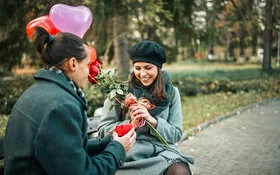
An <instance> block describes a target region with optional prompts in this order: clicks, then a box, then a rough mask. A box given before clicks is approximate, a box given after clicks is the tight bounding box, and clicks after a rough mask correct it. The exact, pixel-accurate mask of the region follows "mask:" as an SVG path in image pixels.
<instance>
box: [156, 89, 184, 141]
mask: <svg viewBox="0 0 280 175" xmlns="http://www.w3.org/2000/svg"><path fill="white" fill-rule="evenodd" d="M174 91H175V95H174V98H173V100H172V105H170V106H169V110H167V111H168V113H167V114H166V113H165V112H162V113H160V114H159V116H155V117H156V119H157V122H158V123H157V126H156V129H157V131H158V132H159V133H160V134H161V136H162V137H163V138H164V139H165V140H166V141H167V142H168V143H171V144H175V143H176V142H178V141H179V140H180V139H181V137H182V120H183V117H182V108H181V99H180V93H179V90H178V89H177V88H176V87H174ZM161 115H168V116H167V117H161ZM165 118H167V119H165ZM151 134H153V133H151ZM153 135H154V134H153Z"/></svg>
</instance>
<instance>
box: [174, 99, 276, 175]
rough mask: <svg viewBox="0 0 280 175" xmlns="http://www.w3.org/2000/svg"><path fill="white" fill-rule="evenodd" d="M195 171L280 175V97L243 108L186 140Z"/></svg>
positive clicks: (221, 174) (181, 146)
mask: <svg viewBox="0 0 280 175" xmlns="http://www.w3.org/2000/svg"><path fill="white" fill-rule="evenodd" d="M178 149H179V150H180V151H181V152H182V153H184V154H187V155H191V156H193V157H194V158H195V164H194V165H191V166H190V168H191V170H192V172H193V174H194V175H197V174H199V175H204V174H205V175H258V174H261V175H280V99H271V100H268V101H266V102H264V103H261V104H260V103H259V104H254V105H251V106H250V107H247V108H244V109H243V110H242V111H241V112H237V113H236V115H232V116H231V117H224V120H221V121H219V122H217V123H215V124H211V125H209V127H207V128H205V129H203V130H202V131H200V132H198V133H197V134H196V135H195V136H193V137H190V139H188V140H184V141H183V142H181V143H180V144H179V146H178Z"/></svg>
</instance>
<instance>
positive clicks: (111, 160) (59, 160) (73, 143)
mask: <svg viewBox="0 0 280 175" xmlns="http://www.w3.org/2000/svg"><path fill="white" fill-rule="evenodd" d="M83 120H84V119H83V117H82V114H81V112H80V109H79V107H78V106H76V105H73V104H61V105H60V106H58V107H57V108H55V109H53V110H51V111H50V112H49V114H48V116H45V117H44V121H43V122H42V124H41V125H40V126H39V129H38V133H37V135H36V137H35V141H34V154H35V156H36V158H37V159H38V160H39V162H40V163H41V165H42V166H43V168H44V169H45V170H46V172H47V174H56V175H65V174H68V175H77V174H83V175H87V174H95V175H98V174H115V172H116V170H117V169H118V168H119V167H121V166H122V165H123V161H124V157H125V151H124V148H123V146H122V145H121V144H120V143H119V142H117V141H113V142H111V143H109V144H108V145H107V146H106V147H105V149H104V150H103V151H102V152H100V154H98V155H96V156H93V157H90V156H89V155H88V154H87V150H86V147H87V145H86V144H87V141H85V139H87V138H86V137H84V135H85V134H86V133H83V131H82V129H81V125H82V124H81V123H82V122H83ZM99 146H100V145H99ZM97 149H98V148H97Z"/></svg>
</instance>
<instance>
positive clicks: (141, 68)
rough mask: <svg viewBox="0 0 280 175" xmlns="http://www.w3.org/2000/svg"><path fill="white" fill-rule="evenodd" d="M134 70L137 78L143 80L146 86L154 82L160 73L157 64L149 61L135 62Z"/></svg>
mask: <svg viewBox="0 0 280 175" xmlns="http://www.w3.org/2000/svg"><path fill="white" fill-rule="evenodd" d="M133 71H134V74H135V76H136V78H137V79H138V80H139V81H141V83H142V84H143V85H144V86H150V85H151V84H153V82H154V81H155V79H156V78H157V75H158V69H157V66H156V65H154V64H151V63H147V62H135V63H134V64H133Z"/></svg>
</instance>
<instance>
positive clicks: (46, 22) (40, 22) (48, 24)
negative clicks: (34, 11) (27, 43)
mask: <svg viewBox="0 0 280 175" xmlns="http://www.w3.org/2000/svg"><path fill="white" fill-rule="evenodd" d="M35 27H42V28H44V29H45V30H46V31H47V32H48V33H49V34H51V35H55V34H57V33H59V32H60V31H59V30H58V29H57V28H56V27H55V26H54V24H53V23H52V21H51V20H50V17H49V15H45V16H41V17H39V18H36V19H33V20H32V21H30V22H29V23H28V24H27V25H26V34H27V36H28V37H29V38H30V39H32V35H33V33H34V31H35Z"/></svg>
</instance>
